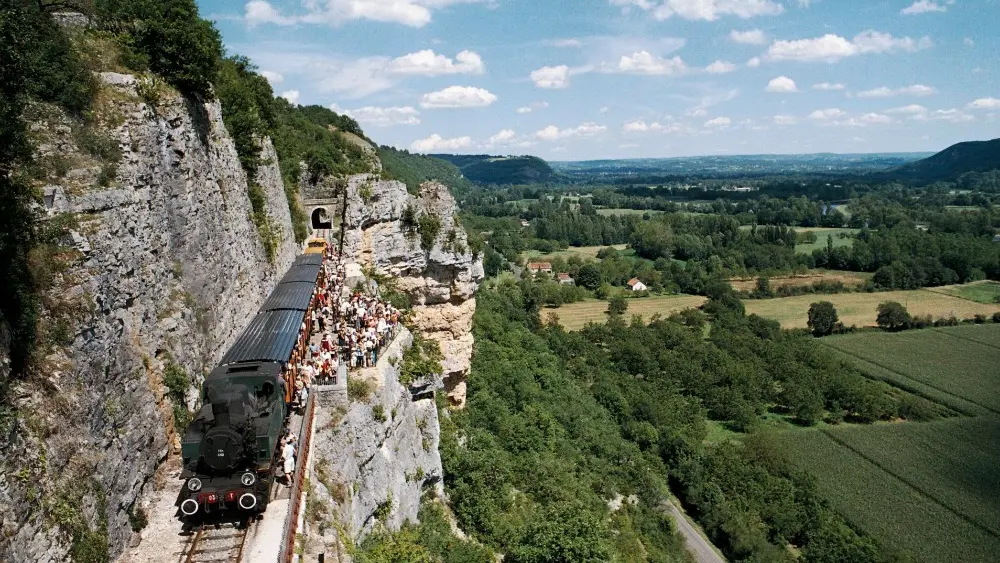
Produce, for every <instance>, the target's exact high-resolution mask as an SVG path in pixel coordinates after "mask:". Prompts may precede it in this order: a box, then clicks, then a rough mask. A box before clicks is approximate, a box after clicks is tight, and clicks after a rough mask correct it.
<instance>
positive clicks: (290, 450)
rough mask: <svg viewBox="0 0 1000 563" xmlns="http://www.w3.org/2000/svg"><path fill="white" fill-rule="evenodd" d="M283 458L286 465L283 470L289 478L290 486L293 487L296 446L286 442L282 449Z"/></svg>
mask: <svg viewBox="0 0 1000 563" xmlns="http://www.w3.org/2000/svg"><path fill="white" fill-rule="evenodd" d="M281 458H282V460H283V463H284V466H283V468H282V469H284V471H285V477H287V478H288V484H289V485H291V484H292V478H293V477H294V475H293V473H294V472H295V445H294V444H293V443H292V442H291V441H288V442H285V445H284V446H283V447H282V448H281Z"/></svg>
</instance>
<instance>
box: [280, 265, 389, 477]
mask: <svg viewBox="0 0 1000 563" xmlns="http://www.w3.org/2000/svg"><path fill="white" fill-rule="evenodd" d="M345 282H346V276H345V263H344V260H343V258H342V257H341V256H339V255H338V254H337V253H336V252H335V251H334V249H333V248H332V246H331V247H328V248H327V251H326V256H325V260H324V262H323V269H322V272H321V274H320V278H319V281H318V282H317V285H316V291H315V293H314V294H313V303H312V306H311V307H310V310H309V311H308V312H307V313H306V318H305V320H304V322H303V324H302V330H303V333H304V334H305V335H308V336H305V337H304V341H303V345H302V346H300V347H299V349H298V350H296V352H295V353H294V354H293V355H292V358H291V361H290V364H289V369H288V373H289V377H292V378H293V379H292V380H293V381H294V393H293V395H292V408H294V409H296V410H301V409H304V408H305V406H306V404H307V400H308V397H309V389H310V387H311V386H312V385H314V384H329V383H333V384H337V383H343V382H341V381H340V380H339V379H340V377H341V376H342V375H341V374H342V373H346V369H347V368H351V369H357V368H368V367H374V366H375V365H376V363H378V358H379V353H380V351H381V350H383V349H384V348H385V347H386V346H388V345H389V343H391V342H392V340H393V338H395V336H396V334H397V333H398V332H399V327H400V322H401V321H402V312H401V311H399V310H398V309H396V308H395V307H393V306H392V305H391V304H390V303H389V302H388V301H386V300H384V299H382V298H381V297H380V296H379V294H378V287H377V286H376V285H374V284H373V285H372V286H371V287H364V286H358V287H357V288H354V289H351V290H348V291H345V287H344V284H345ZM341 367H343V368H344V369H343V371H342V370H341ZM295 441H296V439H295V436H293V435H292V434H291V431H289V433H288V434H287V435H286V436H285V437H284V438H282V441H281V456H282V469H283V471H284V475H285V477H286V479H287V483H288V484H289V485H290V484H291V480H292V474H293V472H294V467H295V461H294V460H295V447H296V444H295Z"/></svg>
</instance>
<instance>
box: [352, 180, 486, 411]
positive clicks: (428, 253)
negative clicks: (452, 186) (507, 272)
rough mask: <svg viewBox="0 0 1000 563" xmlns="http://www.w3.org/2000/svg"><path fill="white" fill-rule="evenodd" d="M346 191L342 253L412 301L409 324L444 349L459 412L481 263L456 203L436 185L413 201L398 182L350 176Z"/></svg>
mask: <svg viewBox="0 0 1000 563" xmlns="http://www.w3.org/2000/svg"><path fill="white" fill-rule="evenodd" d="M347 189H348V198H347V200H348V202H350V203H349V204H348V208H347V213H346V214H345V223H344V224H345V227H346V236H345V241H344V253H345V254H346V255H347V256H348V257H352V258H353V259H354V260H356V261H357V262H359V263H361V264H362V265H366V266H374V267H375V269H376V270H378V271H379V272H380V273H381V274H384V275H387V276H390V277H392V278H394V279H395V280H396V282H395V283H396V285H397V287H398V289H400V290H401V291H405V292H406V293H407V294H409V295H410V296H411V298H412V300H413V303H414V305H415V307H414V316H413V323H414V324H415V325H416V327H417V328H418V329H419V330H420V332H421V333H422V334H424V336H427V337H429V338H432V339H434V340H437V341H438V343H439V344H440V345H441V351H442V352H443V353H444V356H445V361H444V363H443V364H444V368H445V373H444V383H445V387H446V389H447V391H448V396H449V398H450V400H451V401H452V403H453V404H454V405H456V406H459V407H461V406H463V405H464V404H465V379H466V376H467V375H468V372H469V366H470V363H471V360H472V343H473V339H472V316H473V315H474V314H475V312H476V301H475V298H474V295H475V291H476V288H477V287H478V284H479V282H480V281H481V280H482V278H483V263H482V260H481V259H480V258H478V257H474V256H473V255H472V253H471V252H470V251H469V248H468V239H467V237H466V233H465V230H464V229H463V228H462V226H461V225H459V224H458V222H457V219H456V216H457V213H458V205H457V204H456V203H455V198H454V197H452V195H451V193H450V192H449V191H448V188H447V187H445V186H443V185H441V184H439V183H436V182H427V183H425V184H424V185H423V186H421V189H420V193H419V195H418V196H416V197H414V196H413V195H411V194H409V193H407V191H406V186H405V185H404V184H402V183H401V182H395V181H384V180H380V179H378V178H377V177H375V176H371V175H358V176H353V177H351V178H350V181H349V182H348V187H347ZM427 218H430V219H429V220H428V219H427ZM435 219H436V221H437V222H439V223H438V224H439V227H438V228H437V233H436V236H434V237H426V238H433V246H431V247H430V248H424V247H423V246H424V242H425V241H424V240H422V239H424V238H425V236H426V232H425V231H427V229H428V228H429V227H428V224H429V223H430V224H433V223H434V222H435ZM431 226H432V225H431Z"/></svg>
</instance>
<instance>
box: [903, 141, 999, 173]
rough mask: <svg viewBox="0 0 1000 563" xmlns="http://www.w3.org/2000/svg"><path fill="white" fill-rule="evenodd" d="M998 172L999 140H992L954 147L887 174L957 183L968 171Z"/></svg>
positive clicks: (970, 142)
mask: <svg viewBox="0 0 1000 563" xmlns="http://www.w3.org/2000/svg"><path fill="white" fill-rule="evenodd" d="M997 169H1000V139H993V140H992V141H967V142H964V143H958V144H955V145H952V146H950V147H948V148H946V149H944V150H943V151H941V152H939V153H937V154H935V155H934V156H930V157H927V158H925V159H923V160H918V161H916V162H911V163H910V164H906V165H903V166H900V167H899V168H895V169H893V170H891V171H890V172H889V173H888V175H890V176H892V177H894V178H899V179H906V180H915V181H922V182H937V181H949V180H957V179H958V177H959V176H961V175H962V174H965V173H967V172H988V171H990V170H997Z"/></svg>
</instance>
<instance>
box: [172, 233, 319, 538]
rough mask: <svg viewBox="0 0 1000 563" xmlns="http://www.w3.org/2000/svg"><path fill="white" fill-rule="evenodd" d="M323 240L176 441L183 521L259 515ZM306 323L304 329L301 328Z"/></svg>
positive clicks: (224, 367)
mask: <svg viewBox="0 0 1000 563" xmlns="http://www.w3.org/2000/svg"><path fill="white" fill-rule="evenodd" d="M324 249H325V245H322V246H321V245H319V244H317V245H313V244H310V245H309V248H308V250H307V251H306V254H303V255H302V256H299V257H298V258H296V260H295V262H294V263H293V265H292V267H291V268H290V269H289V271H288V273H287V274H286V275H285V277H284V278H282V280H281V282H280V283H278V285H277V287H275V289H274V291H273V292H272V293H271V295H270V296H269V297H268V298H267V301H265V302H264V305H263V306H262V307H261V308H260V310H259V311H258V313H257V315H256V316H255V317H254V318H253V320H252V321H250V324H249V325H248V326H247V328H246V330H244V331H243V333H242V334H241V335H240V337H239V339H237V341H236V343H235V344H233V346H232V348H230V349H229V350H228V351H227V352H226V354H225V356H224V357H223V358H222V361H221V362H220V363H219V365H218V366H217V367H216V368H215V369H214V370H212V372H211V373H210V374H209V375H208V377H206V378H205V383H204V384H203V386H202V391H201V400H202V404H203V405H204V406H202V408H201V410H200V411H199V412H198V414H197V416H196V417H195V419H194V420H193V421H192V422H191V424H190V425H189V426H188V428H187V431H186V432H185V434H184V438H183V440H182V441H181V455H182V458H183V469H182V472H181V479H183V480H184V485H183V487H182V489H181V493H180V495H179V497H178V505H179V508H180V515H181V518H182V519H194V518H197V517H200V516H204V515H206V514H209V513H220V512H227V513H228V512H232V513H234V514H235V513H241V515H243V516H255V515H258V514H260V513H262V512H264V511H265V510H266V508H267V502H268V500H269V497H270V489H271V482H272V479H273V475H274V469H275V467H276V464H277V463H279V460H278V449H279V448H278V444H279V441H280V439H281V435H282V431H283V428H284V425H285V419H286V418H287V416H288V412H289V403H290V402H291V399H292V393H293V391H294V375H293V374H292V373H291V372H289V364H290V363H291V361H292V359H293V357H295V355H296V354H297V353H298V351H301V350H302V349H303V348H304V346H306V345H307V344H308V337H309V326H308V323H309V316H308V312H309V311H310V310H311V307H312V305H313V296H314V294H315V290H316V287H317V282H318V281H319V280H320V276H321V273H322V264H323V251H324ZM303 323H306V330H302V327H303Z"/></svg>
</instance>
